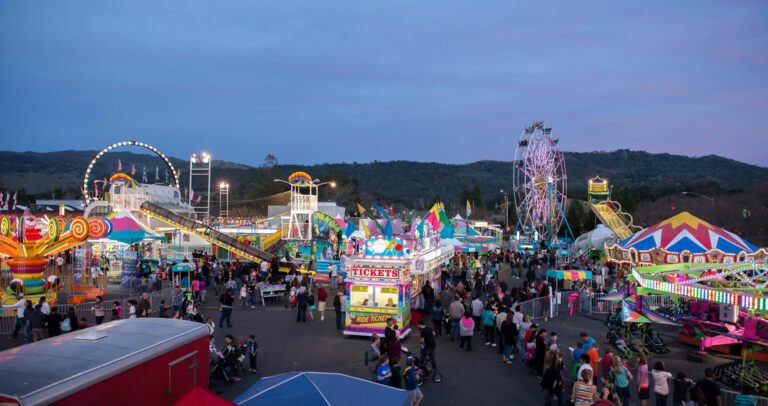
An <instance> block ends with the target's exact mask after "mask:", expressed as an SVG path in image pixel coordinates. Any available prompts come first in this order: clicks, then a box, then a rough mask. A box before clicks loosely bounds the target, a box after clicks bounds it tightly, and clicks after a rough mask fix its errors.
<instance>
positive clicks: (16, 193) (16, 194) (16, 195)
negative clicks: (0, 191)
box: [13, 190, 19, 210]
mask: <svg viewBox="0 0 768 406" xmlns="http://www.w3.org/2000/svg"><path fill="white" fill-rule="evenodd" d="M18 196H19V191H18V190H17V191H15V192H13V210H16V197H18Z"/></svg>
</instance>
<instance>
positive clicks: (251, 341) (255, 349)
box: [246, 334, 259, 373]
mask: <svg viewBox="0 0 768 406" xmlns="http://www.w3.org/2000/svg"><path fill="white" fill-rule="evenodd" d="M246 347H247V349H248V358H249V359H250V361H251V369H249V370H248V372H250V373H255V372H256V371H258V370H259V368H258V364H257V359H256V357H257V355H259V344H258V343H257V342H256V336H254V335H253V334H251V335H249V336H248V342H247V343H246Z"/></svg>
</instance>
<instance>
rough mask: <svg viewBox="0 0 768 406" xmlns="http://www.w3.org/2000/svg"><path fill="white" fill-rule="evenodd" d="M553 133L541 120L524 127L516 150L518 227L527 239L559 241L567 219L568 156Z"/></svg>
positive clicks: (515, 186) (551, 243)
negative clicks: (559, 235)
mask: <svg viewBox="0 0 768 406" xmlns="http://www.w3.org/2000/svg"><path fill="white" fill-rule="evenodd" d="M558 143H559V139H557V138H553V137H552V128H551V127H548V126H545V125H544V123H542V122H540V121H537V122H534V123H533V124H532V125H531V126H530V127H528V128H526V129H525V131H523V134H522V135H521V136H520V140H519V141H518V144H517V149H516V151H515V173H514V177H513V187H514V201H515V210H516V212H517V219H518V220H517V225H516V226H515V230H516V231H521V232H523V233H524V234H525V235H526V238H527V239H530V240H534V241H539V240H540V241H545V242H546V243H547V245H548V246H552V245H554V244H557V243H558V237H557V236H558V232H559V231H560V227H561V226H562V225H563V223H565V225H566V227H567V229H568V232H569V234H570V237H571V238H573V232H571V230H570V226H569V225H568V222H567V221H566V220H565V212H564V209H565V202H566V189H567V176H566V173H565V158H564V157H563V154H562V152H560V149H559V147H558Z"/></svg>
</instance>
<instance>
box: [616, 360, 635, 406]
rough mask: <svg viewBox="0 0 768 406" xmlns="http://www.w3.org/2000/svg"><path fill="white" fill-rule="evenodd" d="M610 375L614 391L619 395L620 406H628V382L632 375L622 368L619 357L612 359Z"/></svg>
mask: <svg viewBox="0 0 768 406" xmlns="http://www.w3.org/2000/svg"><path fill="white" fill-rule="evenodd" d="M611 375H612V376H613V385H614V390H615V391H616V394H618V395H619V399H621V404H622V405H629V381H630V380H632V373H631V372H629V369H627V367H626V366H624V363H623V362H621V357H619V356H618V355H614V357H613V366H612V367H611Z"/></svg>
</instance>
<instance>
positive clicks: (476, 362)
mask: <svg viewBox="0 0 768 406" xmlns="http://www.w3.org/2000/svg"><path fill="white" fill-rule="evenodd" d="M500 277H501V280H505V281H507V283H508V284H509V285H510V286H519V284H520V281H519V280H518V279H515V278H513V277H511V275H510V271H509V268H508V267H502V269H501V272H500ZM211 293H212V292H211ZM333 293H335V292H333V291H331V292H330V293H329V298H332V297H333ZM109 296H110V297H108V298H107V300H108V301H109V300H112V297H111V296H112V295H109ZM115 298H119V297H118V296H115ZM202 312H203V315H204V317H207V316H210V317H212V318H213V319H214V320H216V321H217V322H218V319H219V312H218V302H217V301H216V298H215V297H214V295H213V294H209V295H208V299H207V302H206V305H205V306H204V308H203V310H202ZM231 319H232V325H233V326H232V327H231V328H228V327H226V326H225V327H223V328H217V329H216V331H215V333H214V336H215V339H216V343H217V347H219V348H221V346H222V345H223V342H224V336H225V335H226V334H233V335H234V336H235V337H237V338H238V339H245V338H246V337H247V336H248V335H249V334H254V335H255V336H256V339H257V341H258V343H259V356H258V361H259V371H258V372H257V373H255V374H248V373H246V374H244V375H243V379H242V380H241V381H240V382H236V383H224V382H219V381H214V382H213V383H212V386H211V390H212V391H214V392H215V393H218V394H219V395H221V396H223V397H225V398H228V399H234V398H236V397H237V396H238V395H239V394H241V393H242V392H243V391H245V390H246V389H247V388H248V387H250V386H251V385H252V384H253V383H254V382H256V381H257V380H258V379H259V378H261V377H263V376H271V375H276V374H280V373H284V372H292V371H324V372H339V373H344V374H348V375H352V376H357V377H360V378H364V379H368V378H369V377H370V375H369V372H368V369H367V367H366V366H365V365H364V362H363V360H364V352H365V350H366V349H367V347H368V345H369V342H370V341H369V339H368V338H366V337H347V336H344V335H342V333H341V332H340V331H338V330H336V328H335V315H334V312H333V307H332V306H331V305H330V303H329V306H328V309H327V310H326V318H325V321H324V322H320V321H319V319H320V318H319V315H318V314H317V312H316V311H315V320H313V321H311V320H308V321H307V322H306V323H297V322H296V310H294V309H290V308H285V307H284V306H283V305H282V304H277V303H276V302H275V301H274V299H272V301H271V302H269V303H268V304H267V307H266V308H264V307H262V306H261V305H257V306H256V308H255V309H251V308H250V307H246V308H242V307H241V306H239V303H237V305H236V306H235V309H234V311H233V314H232V318H231ZM538 324H539V325H543V326H544V327H545V328H546V329H547V331H549V332H552V331H555V332H557V334H558V336H559V342H560V343H561V345H562V347H563V349H564V354H565V355H566V356H567V355H568V352H567V348H568V347H571V346H575V343H576V341H577V339H578V335H579V332H581V331H586V332H588V333H589V334H590V335H592V336H593V337H595V339H597V340H598V342H600V343H601V344H602V348H606V346H607V343H605V333H606V328H605V327H604V326H603V321H602V317H600V318H593V317H588V316H584V315H575V316H573V317H568V316H565V315H562V316H561V317H557V318H554V319H551V320H549V321H548V322H545V323H542V322H541V321H539V323H538ZM662 334H663V335H664V339H665V342H666V343H667V345H668V346H669V347H670V349H671V350H672V352H671V353H670V354H667V355H659V356H655V358H654V361H655V360H662V361H664V362H665V364H666V369H667V370H668V371H671V372H672V373H673V374H675V373H676V372H677V371H683V372H685V373H686V374H687V375H688V376H689V377H692V378H693V379H694V380H697V379H699V378H701V377H702V376H703V370H704V368H705V367H713V366H715V365H717V364H720V363H722V362H725V361H728V360H733V359H735V358H734V357H722V356H712V357H709V359H708V360H707V361H706V362H705V363H704V364H699V363H694V362H691V361H687V360H686V359H685V358H686V355H687V353H688V352H689V351H692V350H695V348H693V347H689V346H685V345H682V344H680V343H678V342H677V340H676V338H674V337H675V335H676V329H674V328H663V330H662ZM418 337H419V334H418V329H415V330H414V332H413V333H412V334H411V335H409V336H408V337H407V338H406V339H405V340H404V341H403V345H405V346H406V347H408V348H410V349H417V348H418V341H419V338H418ZM21 344H22V340H21V339H19V340H12V339H10V338H9V337H8V338H4V339H0V349H7V348H10V347H13V346H16V345H21ZM472 344H473V351H472V352H471V353H467V352H464V351H462V350H460V349H459V348H458V342H451V341H450V340H449V339H448V338H447V336H443V337H438V339H437V350H436V354H435V355H436V361H437V364H438V369H439V370H440V372H441V373H442V376H443V380H442V382H440V383H434V382H431V381H429V382H426V383H425V384H424V385H423V386H422V388H421V390H422V392H423V393H424V401H423V403H422V404H423V405H471V404H482V405H485V404H506V403H509V402H513V403H511V404H520V405H536V404H539V405H541V404H544V393H543V390H542V389H541V388H540V386H539V384H538V379H537V378H536V377H535V376H533V375H531V374H530V373H529V372H528V370H527V368H525V367H524V366H523V365H522V364H519V363H517V361H518V360H517V359H516V360H515V361H516V362H515V363H514V364H513V365H506V364H503V363H502V362H501V357H500V355H499V354H498V348H497V347H487V346H485V345H484V340H483V337H481V335H480V334H477V335H475V336H474V337H473V343H472ZM601 355H602V351H601ZM246 362H247V360H246ZM636 402H637V401H636V399H635V401H634V402H632V404H637V403H636ZM650 404H651V405H653V404H654V400H653V399H651V401H650Z"/></svg>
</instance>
